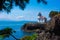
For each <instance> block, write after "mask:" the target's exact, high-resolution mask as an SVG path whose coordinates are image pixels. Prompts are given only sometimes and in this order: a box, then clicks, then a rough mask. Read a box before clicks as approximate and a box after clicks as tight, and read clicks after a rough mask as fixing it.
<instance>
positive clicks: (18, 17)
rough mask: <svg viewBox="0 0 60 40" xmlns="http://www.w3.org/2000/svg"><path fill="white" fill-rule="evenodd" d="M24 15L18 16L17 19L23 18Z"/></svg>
mask: <svg viewBox="0 0 60 40" xmlns="http://www.w3.org/2000/svg"><path fill="white" fill-rule="evenodd" d="M23 17H24V16H17V17H16V18H17V19H21V18H23Z"/></svg>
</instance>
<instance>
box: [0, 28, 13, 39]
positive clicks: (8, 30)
mask: <svg viewBox="0 0 60 40" xmlns="http://www.w3.org/2000/svg"><path fill="white" fill-rule="evenodd" d="M12 33H13V31H12V29H11V28H4V29H2V30H0V36H2V37H3V38H5V37H9V36H10V35H11V34H12Z"/></svg>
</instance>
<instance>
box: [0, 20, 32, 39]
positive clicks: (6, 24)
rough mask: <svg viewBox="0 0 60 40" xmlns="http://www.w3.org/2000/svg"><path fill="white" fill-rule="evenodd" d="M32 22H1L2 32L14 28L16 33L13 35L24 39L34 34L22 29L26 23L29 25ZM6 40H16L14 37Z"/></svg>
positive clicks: (0, 28)
mask: <svg viewBox="0 0 60 40" xmlns="http://www.w3.org/2000/svg"><path fill="white" fill-rule="evenodd" d="M28 22H31V21H0V30H2V29H4V28H7V27H9V28H12V29H13V30H15V31H16V32H15V33H13V34H12V35H14V36H15V37H16V38H19V39H20V38H22V37H24V36H27V35H32V34H33V33H28V32H25V31H23V30H22V27H23V25H24V24H25V23H28ZM4 40H15V39H14V38H13V37H12V36H9V37H6V38H5V39H4Z"/></svg>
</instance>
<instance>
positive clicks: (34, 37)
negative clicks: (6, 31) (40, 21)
mask: <svg viewBox="0 0 60 40" xmlns="http://www.w3.org/2000/svg"><path fill="white" fill-rule="evenodd" d="M36 37H37V34H33V35H32V36H24V37H23V38H22V39H21V40H35V39H36Z"/></svg>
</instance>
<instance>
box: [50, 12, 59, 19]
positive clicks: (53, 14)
mask: <svg viewBox="0 0 60 40" xmlns="http://www.w3.org/2000/svg"><path fill="white" fill-rule="evenodd" d="M57 14H60V12H58V11H51V12H50V13H49V17H50V18H52V17H54V16H55V15H57Z"/></svg>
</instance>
